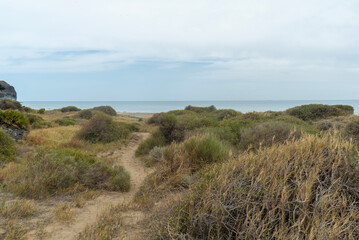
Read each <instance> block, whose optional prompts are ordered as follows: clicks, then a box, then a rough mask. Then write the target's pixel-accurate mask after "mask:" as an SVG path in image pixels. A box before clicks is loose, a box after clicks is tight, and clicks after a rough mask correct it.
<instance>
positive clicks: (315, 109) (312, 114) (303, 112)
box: [285, 104, 354, 121]
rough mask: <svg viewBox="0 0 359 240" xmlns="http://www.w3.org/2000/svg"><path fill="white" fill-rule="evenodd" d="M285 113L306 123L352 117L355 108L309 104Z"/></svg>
mask: <svg viewBox="0 0 359 240" xmlns="http://www.w3.org/2000/svg"><path fill="white" fill-rule="evenodd" d="M285 113H286V114H289V115H291V116H294V117H297V118H300V119H302V120H304V121H310V120H318V119H324V118H328V117H333V116H346V115H351V114H353V113H354V108H353V107H351V106H348V105H323V104H308V105H302V106H297V107H293V108H290V109H287V110H286V111H285Z"/></svg>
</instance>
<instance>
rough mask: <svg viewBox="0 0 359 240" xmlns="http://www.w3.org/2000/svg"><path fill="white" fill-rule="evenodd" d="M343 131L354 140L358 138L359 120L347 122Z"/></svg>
mask: <svg viewBox="0 0 359 240" xmlns="http://www.w3.org/2000/svg"><path fill="white" fill-rule="evenodd" d="M345 133H346V134H348V135H349V136H350V137H353V138H354V139H355V140H356V141H357V140H359V120H354V121H351V122H350V123H348V124H347V125H346V127H345Z"/></svg>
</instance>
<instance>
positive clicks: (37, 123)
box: [25, 114, 52, 129]
mask: <svg viewBox="0 0 359 240" xmlns="http://www.w3.org/2000/svg"><path fill="white" fill-rule="evenodd" d="M25 117H26V119H27V121H28V122H29V124H30V125H31V128H32V129H40V128H49V127H51V126H52V125H51V123H50V122H46V121H45V120H44V119H43V118H42V117H40V116H38V115H34V114H26V115H25Z"/></svg>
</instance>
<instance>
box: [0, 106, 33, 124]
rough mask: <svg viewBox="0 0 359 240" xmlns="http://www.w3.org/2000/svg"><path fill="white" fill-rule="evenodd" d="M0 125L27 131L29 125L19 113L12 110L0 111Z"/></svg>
mask: <svg viewBox="0 0 359 240" xmlns="http://www.w3.org/2000/svg"><path fill="white" fill-rule="evenodd" d="M0 125H6V126H7V127H15V128H20V129H27V128H28V127H29V123H28V121H27V120H26V118H25V117H24V115H22V114H21V113H19V112H17V111H13V110H6V111H0Z"/></svg>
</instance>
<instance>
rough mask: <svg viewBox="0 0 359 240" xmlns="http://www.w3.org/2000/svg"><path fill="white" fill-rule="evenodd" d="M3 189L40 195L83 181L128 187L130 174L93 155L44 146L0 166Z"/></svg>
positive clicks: (98, 186) (111, 187)
mask: <svg viewBox="0 0 359 240" xmlns="http://www.w3.org/2000/svg"><path fill="white" fill-rule="evenodd" d="M0 175H1V177H2V179H3V183H4V185H5V190H6V191H9V192H11V193H13V194H15V195H18V196H22V197H30V198H43V197H46V196H51V195H55V194H58V193H61V192H63V191H66V190H67V189H69V188H71V187H74V186H75V185H78V184H80V185H84V186H86V187H87V188H90V189H107V190H115V191H118V190H119V191H127V190H128V189H129V184H130V182H129V175H128V173H127V172H126V171H125V170H124V169H123V168H112V167H111V166H110V165H109V164H107V163H106V162H103V161H101V160H99V159H97V158H96V157H94V156H91V155H87V154H82V153H80V152H77V151H73V150H67V149H62V148H58V149H46V150H43V151H40V152H39V153H37V154H35V155H33V156H29V157H28V158H27V159H26V160H24V161H22V162H19V163H10V164H8V165H7V166H6V167H5V168H4V169H2V170H0Z"/></svg>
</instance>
